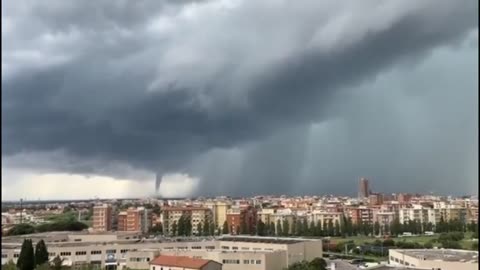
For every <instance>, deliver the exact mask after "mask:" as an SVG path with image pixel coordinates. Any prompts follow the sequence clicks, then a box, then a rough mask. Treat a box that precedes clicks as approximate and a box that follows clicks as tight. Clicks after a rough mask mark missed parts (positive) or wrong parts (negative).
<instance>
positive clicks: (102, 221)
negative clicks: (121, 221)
mask: <svg viewBox="0 0 480 270" xmlns="http://www.w3.org/2000/svg"><path fill="white" fill-rule="evenodd" d="M92 227H93V230H95V231H98V232H107V231H110V230H112V207H111V206H110V205H108V204H102V205H95V206H94V207H93V222H92Z"/></svg>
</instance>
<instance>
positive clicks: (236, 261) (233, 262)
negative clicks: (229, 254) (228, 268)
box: [223, 260, 240, 264]
mask: <svg viewBox="0 0 480 270" xmlns="http://www.w3.org/2000/svg"><path fill="white" fill-rule="evenodd" d="M223 264H240V260H223Z"/></svg>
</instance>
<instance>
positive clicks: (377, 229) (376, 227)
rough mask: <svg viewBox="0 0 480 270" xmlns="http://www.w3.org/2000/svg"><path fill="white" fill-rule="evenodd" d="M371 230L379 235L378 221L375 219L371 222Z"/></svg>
mask: <svg viewBox="0 0 480 270" xmlns="http://www.w3.org/2000/svg"><path fill="white" fill-rule="evenodd" d="M373 230H374V232H375V235H380V223H378V221H375V223H374V224H373Z"/></svg>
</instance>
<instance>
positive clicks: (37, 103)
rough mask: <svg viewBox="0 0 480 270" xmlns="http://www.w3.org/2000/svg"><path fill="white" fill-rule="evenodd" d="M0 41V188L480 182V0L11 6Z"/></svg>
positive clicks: (61, 191) (110, 192)
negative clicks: (158, 182) (362, 179)
mask: <svg viewBox="0 0 480 270" xmlns="http://www.w3.org/2000/svg"><path fill="white" fill-rule="evenodd" d="M365 14H368V16H365ZM2 45H3V46H2V55H3V56H2V197H4V198H5V199H9V198H11V199H14V198H20V197H40V198H44V199H47V198H80V197H94V196H99V197H137V196H138V197H142V196H148V194H151V193H152V192H154V191H155V181H156V180H155V173H156V172H161V174H162V178H161V179H162V181H161V182H162V184H161V185H162V187H161V188H160V192H161V193H162V192H163V193H164V195H165V196H170V195H173V196H181V197H183V196H197V195H211V194H225V195H231V196H236V195H242V194H246V195H248V194H267V193H276V194H282V193H284V194H307V193H310V194H326V193H332V194H356V192H357V187H358V179H359V177H366V178H368V179H371V183H370V185H371V186H372V188H373V189H374V190H378V191H381V192H384V191H389V190H399V191H404V192H414V191H423V192H429V191H434V192H438V193H450V194H454V195H460V194H466V193H471V192H477V190H478V179H479V177H478V62H477V59H478V1H473V0H457V1H451V0H424V1H415V0H391V1H375V0H366V1H355V0H346V1H334V0H325V1H318V0H311V1H310V0H307V1H305V2H302V3H301V4H300V3H298V2H289V1H246V0H211V1H202V0H185V1H172V0H164V1H157V0H145V1H126V2H125V1H108V0H99V1H95V2H88V1H73V0H72V1H70V0H48V1H26V0H18V1H6V2H5V3H3V9H2Z"/></svg>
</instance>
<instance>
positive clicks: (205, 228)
mask: <svg viewBox="0 0 480 270" xmlns="http://www.w3.org/2000/svg"><path fill="white" fill-rule="evenodd" d="M203 235H204V236H209V235H212V234H211V233H210V222H209V221H208V220H205V225H204V226H203Z"/></svg>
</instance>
